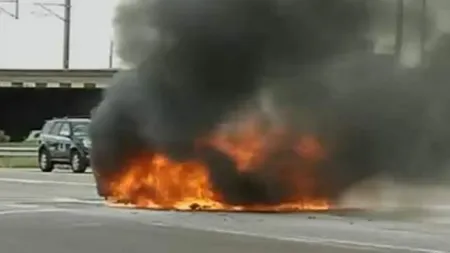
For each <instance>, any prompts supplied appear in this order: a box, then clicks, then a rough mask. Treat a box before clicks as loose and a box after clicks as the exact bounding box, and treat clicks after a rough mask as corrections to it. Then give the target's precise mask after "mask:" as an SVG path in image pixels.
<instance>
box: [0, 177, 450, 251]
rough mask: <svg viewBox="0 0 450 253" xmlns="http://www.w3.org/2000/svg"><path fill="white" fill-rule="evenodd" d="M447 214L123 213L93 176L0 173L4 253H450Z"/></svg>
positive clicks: (0, 226)
mask: <svg viewBox="0 0 450 253" xmlns="http://www.w3.org/2000/svg"><path fill="white" fill-rule="evenodd" d="M448 213H449V214H448V215H447V211H445V210H444V211H440V212H436V213H435V214H433V215H432V216H433V219H431V218H426V219H425V218H423V217H422V218H420V219H419V218H417V217H413V216H412V215H408V216H405V215H403V214H399V213H397V214H396V215H394V214H378V213H367V212H366V213H362V212H361V213H358V212H356V213H351V212H350V213H346V212H343V213H328V214H314V213H309V214H308V213H303V214H238V213H228V214H226V213H187V212H185V213H180V212H160V211H148V210H134V209H119V208H111V207H107V206H105V205H104V203H103V202H102V200H100V199H99V198H97V196H96V194H95V190H94V184H93V180H92V175H91V174H84V175H76V174H72V173H70V172H65V171H55V172H53V173H48V174H46V173H41V172H39V171H38V170H37V169H30V170H17V169H16V170H13V169H0V251H1V252H7V253H28V252H33V253H75V252H76V253H79V252H98V253H100V252H102V253H103V252H105V253H123V252H129V253H141V252H142V253H144V252H145V253H148V252H152V253H159V252H161V253H167V252H183V253H194V252H195V253H210V252H211V253H212V252H214V253H222V252H223V253H230V252H233V253H241V252H242V253H244V252H245V253H249V252H258V253H272V252H277V253H284V252H286V253H290V252H292V253H294V252H295V253H303V252H305V253H328V252H329V253H344V252H345V253H354V252H405V253H406V252H409V253H411V252H421V253H443V252H450V240H449V238H450V222H449V221H450V219H448V217H450V211H448ZM427 217H431V215H430V214H429V215H428V216H427Z"/></svg>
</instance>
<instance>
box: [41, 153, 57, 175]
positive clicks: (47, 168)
mask: <svg viewBox="0 0 450 253" xmlns="http://www.w3.org/2000/svg"><path fill="white" fill-rule="evenodd" d="M38 162H39V168H40V169H41V171H42V172H52V171H53V168H54V167H53V163H52V160H51V157H50V154H49V152H48V151H47V150H45V149H42V150H41V151H39V157H38Z"/></svg>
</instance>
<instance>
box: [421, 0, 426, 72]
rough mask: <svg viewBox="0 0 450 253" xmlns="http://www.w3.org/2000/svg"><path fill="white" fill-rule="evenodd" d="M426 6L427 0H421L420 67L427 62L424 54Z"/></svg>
mask: <svg viewBox="0 0 450 253" xmlns="http://www.w3.org/2000/svg"><path fill="white" fill-rule="evenodd" d="M427 14H428V6H427V0H422V15H421V19H422V20H421V24H420V28H421V29H420V60H421V63H422V65H425V64H426V61H427V55H426V54H427V53H426V44H427V38H428V29H427V28H428V20H427V17H428V15H427Z"/></svg>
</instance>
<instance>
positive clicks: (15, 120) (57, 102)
mask: <svg viewBox="0 0 450 253" xmlns="http://www.w3.org/2000/svg"><path fill="white" fill-rule="evenodd" d="M114 73H115V70H69V71H64V70H0V130H4V131H5V133H6V134H7V135H9V136H10V137H11V141H22V140H23V139H24V138H26V137H27V136H28V134H29V132H30V131H31V130H38V129H40V128H41V127H42V124H43V122H44V121H45V120H46V119H51V118H53V117H64V116H88V115H89V113H90V111H91V109H92V108H93V107H95V106H96V104H97V103H98V102H99V101H100V99H101V96H102V92H103V88H105V87H106V86H107V84H108V82H109V79H110V78H111V77H112V75H113V74H114Z"/></svg>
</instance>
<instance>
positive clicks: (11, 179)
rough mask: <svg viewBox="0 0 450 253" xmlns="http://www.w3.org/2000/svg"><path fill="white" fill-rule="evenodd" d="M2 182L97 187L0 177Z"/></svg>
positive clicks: (67, 182) (83, 184) (90, 184)
mask: <svg viewBox="0 0 450 253" xmlns="http://www.w3.org/2000/svg"><path fill="white" fill-rule="evenodd" d="M0 182H8V183H23V184H59V185H72V186H95V184H94V183H82V182H69V181H54V180H35V179H22V178H6V177H0Z"/></svg>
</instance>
